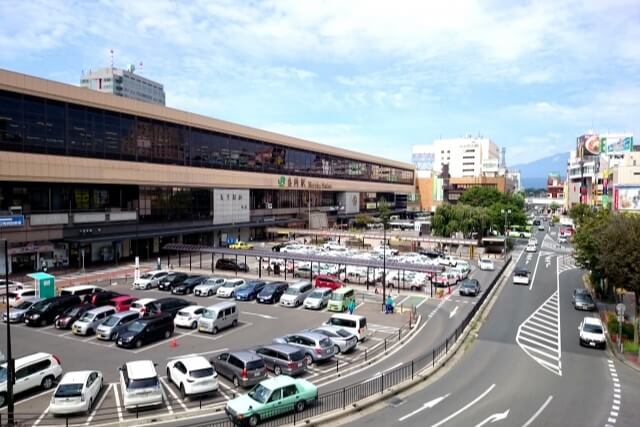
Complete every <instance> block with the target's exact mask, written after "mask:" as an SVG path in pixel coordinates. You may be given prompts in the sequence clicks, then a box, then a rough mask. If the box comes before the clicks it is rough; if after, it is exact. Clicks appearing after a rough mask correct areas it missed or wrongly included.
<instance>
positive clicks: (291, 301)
mask: <svg viewBox="0 0 640 427" xmlns="http://www.w3.org/2000/svg"><path fill="white" fill-rule="evenodd" d="M311 291H313V285H312V284H311V282H310V281H309V280H302V281H300V282H296V283H294V284H293V285H291V286H289V288H288V289H287V290H286V291H284V294H282V297H281V298H280V304H281V305H283V306H285V307H298V306H300V305H302V303H303V302H304V299H305V298H306V297H307V296H309V294H310V293H311Z"/></svg>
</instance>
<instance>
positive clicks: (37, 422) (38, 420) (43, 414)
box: [33, 405, 49, 427]
mask: <svg viewBox="0 0 640 427" xmlns="http://www.w3.org/2000/svg"><path fill="white" fill-rule="evenodd" d="M47 412H49V405H47V407H46V408H45V410H44V411H43V412H42V414H40V416H39V417H38V419H37V420H36V421H35V422H34V423H33V427H36V426H37V425H38V424H40V421H42V419H43V418H44V416H45V415H47Z"/></svg>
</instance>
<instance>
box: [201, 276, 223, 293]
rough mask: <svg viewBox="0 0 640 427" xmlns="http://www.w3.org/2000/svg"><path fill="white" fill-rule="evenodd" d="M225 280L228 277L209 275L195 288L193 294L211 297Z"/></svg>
mask: <svg viewBox="0 0 640 427" xmlns="http://www.w3.org/2000/svg"><path fill="white" fill-rule="evenodd" d="M225 282H226V279H225V278H224V277H208V278H207V279H206V280H205V281H204V282H202V283H200V284H199V285H198V286H196V287H195V288H194V289H193V294H194V295H195V296H197V297H210V296H212V295H215V294H216V293H217V292H218V289H219V288H220V286H222V285H224V283H225Z"/></svg>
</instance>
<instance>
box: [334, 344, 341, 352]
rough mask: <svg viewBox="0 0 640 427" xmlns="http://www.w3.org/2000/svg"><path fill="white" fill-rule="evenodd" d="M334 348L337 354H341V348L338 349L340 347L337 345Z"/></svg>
mask: <svg viewBox="0 0 640 427" xmlns="http://www.w3.org/2000/svg"><path fill="white" fill-rule="evenodd" d="M333 348H334V350H335V351H336V352H335V353H336V354H340V347H338V345H337V344H336V345H334V346H333Z"/></svg>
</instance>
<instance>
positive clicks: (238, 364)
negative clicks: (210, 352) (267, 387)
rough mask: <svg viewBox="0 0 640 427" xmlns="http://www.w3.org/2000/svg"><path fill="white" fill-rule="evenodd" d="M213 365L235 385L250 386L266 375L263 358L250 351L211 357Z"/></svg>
mask: <svg viewBox="0 0 640 427" xmlns="http://www.w3.org/2000/svg"><path fill="white" fill-rule="evenodd" d="M213 366H214V367H215V369H216V372H217V373H218V374H219V375H222V376H223V377H225V378H227V379H228V380H231V381H232V382H233V385H234V386H236V387H251V386H253V385H255V384H257V383H259V382H260V381H262V380H263V379H265V378H266V377H267V367H266V365H265V363H264V360H262V358H261V357H260V356H258V355H257V354H255V353H253V352H251V351H246V350H243V351H232V352H225V353H222V354H220V355H219V356H218V357H216V358H215V359H213Z"/></svg>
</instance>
